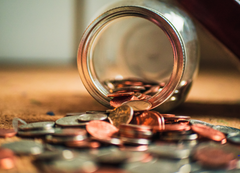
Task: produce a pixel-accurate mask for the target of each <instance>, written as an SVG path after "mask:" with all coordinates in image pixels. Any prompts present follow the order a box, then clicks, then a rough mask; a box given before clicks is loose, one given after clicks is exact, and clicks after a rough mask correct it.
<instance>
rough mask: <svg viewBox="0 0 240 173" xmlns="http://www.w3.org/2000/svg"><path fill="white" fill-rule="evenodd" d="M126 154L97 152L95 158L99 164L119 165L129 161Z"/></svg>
mask: <svg viewBox="0 0 240 173" xmlns="http://www.w3.org/2000/svg"><path fill="white" fill-rule="evenodd" d="M129 157H130V155H129V154H128V152H124V151H120V150H115V151H111V150H106V151H105V152H101V151H100V152H99V153H98V154H97V156H96V158H95V159H96V161H97V162H98V163H100V164H110V165H120V164H122V163H124V162H126V161H127V160H128V159H129Z"/></svg>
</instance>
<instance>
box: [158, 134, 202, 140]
mask: <svg viewBox="0 0 240 173" xmlns="http://www.w3.org/2000/svg"><path fill="white" fill-rule="evenodd" d="M197 138H198V135H197V134H196V133H192V134H184V135H179V134H175V135H174V134H171V135H163V136H161V139H162V140H164V141H192V140H196V139H197Z"/></svg>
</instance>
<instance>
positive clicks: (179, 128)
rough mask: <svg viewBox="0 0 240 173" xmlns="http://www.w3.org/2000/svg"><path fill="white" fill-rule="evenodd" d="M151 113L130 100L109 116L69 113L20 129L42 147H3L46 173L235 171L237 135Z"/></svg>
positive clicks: (227, 129)
mask: <svg viewBox="0 0 240 173" xmlns="http://www.w3.org/2000/svg"><path fill="white" fill-rule="evenodd" d="M128 82H129V81H128ZM136 85H137V86H138V85H140V83H136ZM150 109H151V104H150V103H149V102H148V101H146V100H133V101H127V102H125V103H122V104H121V105H120V106H118V107H115V108H114V109H113V110H107V111H86V112H79V113H67V114H66V116H65V117H63V118H60V119H58V120H57V121H56V122H36V123H29V124H25V125H21V126H19V127H18V133H17V135H18V136H20V137H21V136H22V137H32V138H38V139H39V140H40V139H41V142H42V143H39V142H36V141H33V140H20V141H17V142H11V143H5V144H3V145H2V146H1V147H2V149H4V150H5V149H8V150H10V151H12V154H15V155H32V156H34V158H35V160H36V162H34V163H36V166H37V167H39V168H41V170H42V172H47V173H48V172H92V173H95V172H98V171H99V172H101V171H106V172H107V171H108V170H111V171H113V172H117V171H120V172H121V171H122V172H131V173H134V172H138V173H142V172H144V173H145V172H146V171H147V172H149V173H152V172H153V173H154V172H156V171H159V170H162V171H163V172H178V173H182V172H184V171H183V170H185V169H187V172H199V173H200V172H204V171H205V172H206V171H207V172H209V173H213V172H214V171H216V170H218V171H219V170H220V171H223V172H224V171H229V170H236V171H239V170H238V169H240V167H239V166H238V165H239V163H240V161H239V155H240V129H236V128H232V127H228V126H220V125H217V126H215V125H212V124H209V123H206V122H203V121H199V120H192V119H191V117H189V116H184V115H181V116H180V115H174V114H161V113H159V112H157V111H152V110H150ZM11 136H12V135H11ZM9 137H10V136H9ZM39 137H41V138H39ZM6 153H7V150H6ZM9 153H10V152H8V153H7V154H6V155H5V156H4V157H3V158H2V157H0V164H1V167H2V168H4V169H8V168H7V167H11V165H7V164H6V163H4V160H3V159H4V158H8V159H12V165H14V164H15V162H14V159H13V158H14V157H12V154H11V153H10V154H9Z"/></svg>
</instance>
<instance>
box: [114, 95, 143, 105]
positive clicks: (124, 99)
mask: <svg viewBox="0 0 240 173" xmlns="http://www.w3.org/2000/svg"><path fill="white" fill-rule="evenodd" d="M130 100H138V98H137V97H136V96H133V95H132V96H124V97H115V98H113V99H112V100H111V101H110V105H111V106H112V107H119V106H121V105H122V104H123V103H124V102H127V101H130Z"/></svg>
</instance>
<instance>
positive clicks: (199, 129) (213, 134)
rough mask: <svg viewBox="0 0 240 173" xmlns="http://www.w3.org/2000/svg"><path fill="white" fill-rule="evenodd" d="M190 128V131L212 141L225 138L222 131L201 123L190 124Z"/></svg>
mask: <svg viewBox="0 0 240 173" xmlns="http://www.w3.org/2000/svg"><path fill="white" fill-rule="evenodd" d="M191 128H192V131H194V132H196V133H197V134H199V135H200V136H202V137H205V138H208V139H211V140H213V141H222V140H224V139H225V135H224V134H223V133H222V132H220V131H218V130H215V129H213V128H211V127H208V126H205V125H202V124H194V125H192V126H191Z"/></svg>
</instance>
